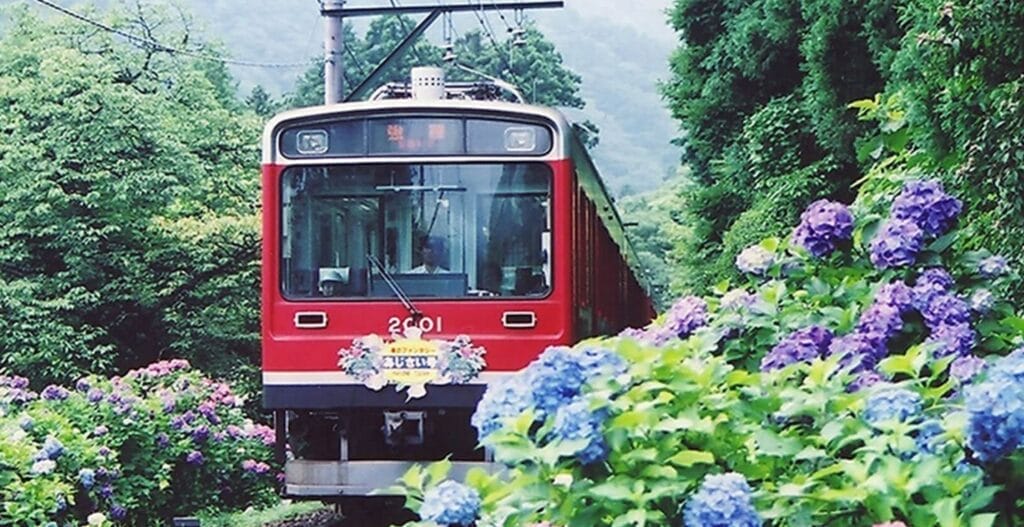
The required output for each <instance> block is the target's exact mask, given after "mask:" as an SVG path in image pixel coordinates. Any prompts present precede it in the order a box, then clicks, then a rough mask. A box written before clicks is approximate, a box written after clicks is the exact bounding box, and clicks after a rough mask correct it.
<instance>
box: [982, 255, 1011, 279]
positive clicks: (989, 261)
mask: <svg viewBox="0 0 1024 527" xmlns="http://www.w3.org/2000/svg"><path fill="white" fill-rule="evenodd" d="M1009 270H1010V266H1009V265H1008V264H1007V262H1006V258H1005V257H1003V256H996V255H993V256H989V257H987V258H983V259H982V260H981V261H980V262H978V272H979V273H980V274H981V276H984V277H985V278H997V277H1000V276H1002V275H1004V274H1006V273H1007V272H1008V271H1009Z"/></svg>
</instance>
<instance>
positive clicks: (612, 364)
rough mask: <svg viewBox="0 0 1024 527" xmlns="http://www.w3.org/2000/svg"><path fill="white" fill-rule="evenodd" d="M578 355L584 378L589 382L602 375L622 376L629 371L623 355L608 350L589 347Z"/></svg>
mask: <svg viewBox="0 0 1024 527" xmlns="http://www.w3.org/2000/svg"><path fill="white" fill-rule="evenodd" d="M576 353H577V355H578V360H579V362H580V368H582V370H583V377H584V378H585V379H588V380H589V379H594V378H596V377H598V376H602V375H620V374H622V373H625V372H626V370H627V369H629V365H628V364H626V360H625V359H623V358H622V356H621V355H619V354H618V353H615V352H614V351H612V350H610V349H607V348H593V347H587V348H583V349H582V350H578V351H577V352H576Z"/></svg>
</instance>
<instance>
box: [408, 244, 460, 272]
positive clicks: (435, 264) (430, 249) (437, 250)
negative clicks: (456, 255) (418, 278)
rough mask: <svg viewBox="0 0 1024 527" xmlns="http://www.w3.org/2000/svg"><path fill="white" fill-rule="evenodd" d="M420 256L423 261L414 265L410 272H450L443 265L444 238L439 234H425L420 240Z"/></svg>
mask: <svg viewBox="0 0 1024 527" xmlns="http://www.w3.org/2000/svg"><path fill="white" fill-rule="evenodd" d="M420 256H421V257H422V258H423V263H422V264H421V265H419V266H416V267H413V268H412V270H411V271H409V273H410V274H435V273H449V272H451V271H449V270H448V269H445V268H444V267H441V259H442V258H444V239H443V238H441V237H439V236H424V237H423V238H422V239H421V240H420Z"/></svg>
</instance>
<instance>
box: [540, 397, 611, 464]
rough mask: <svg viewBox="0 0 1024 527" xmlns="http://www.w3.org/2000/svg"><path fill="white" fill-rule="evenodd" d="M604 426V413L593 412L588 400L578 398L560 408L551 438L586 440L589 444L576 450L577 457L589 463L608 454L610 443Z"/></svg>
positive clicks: (555, 439)
mask: <svg viewBox="0 0 1024 527" xmlns="http://www.w3.org/2000/svg"><path fill="white" fill-rule="evenodd" d="M603 426H604V415H603V413H602V412H592V411H590V408H588V406H587V403H586V401H583V400H577V401H575V402H573V403H571V404H568V405H566V406H563V407H561V408H559V409H558V413H556V414H555V422H554V428H552V430H551V440H553V441H575V440H586V441H587V444H586V445H585V446H583V447H582V448H581V449H580V450H579V451H578V452H576V458H577V459H579V460H580V462H581V463H583V464H584V465H589V464H592V463H596V462H598V461H603V460H604V459H605V457H607V455H608V445H607V444H606V443H605V441H604V435H603V433H602V428H603Z"/></svg>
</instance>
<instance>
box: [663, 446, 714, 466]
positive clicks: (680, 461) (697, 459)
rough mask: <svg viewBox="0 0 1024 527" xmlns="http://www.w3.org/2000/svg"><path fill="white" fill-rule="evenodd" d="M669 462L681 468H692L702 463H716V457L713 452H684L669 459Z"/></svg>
mask: <svg viewBox="0 0 1024 527" xmlns="http://www.w3.org/2000/svg"><path fill="white" fill-rule="evenodd" d="M668 462H669V463H672V464H673V465H678V466H680V467H692V466H693V465H697V464H701V463H703V464H707V465H710V464H713V463H714V462H715V456H714V454H712V453H711V452H704V451H703V450H683V451H682V452H679V453H678V454H676V455H674V456H672V457H670V458H668Z"/></svg>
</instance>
